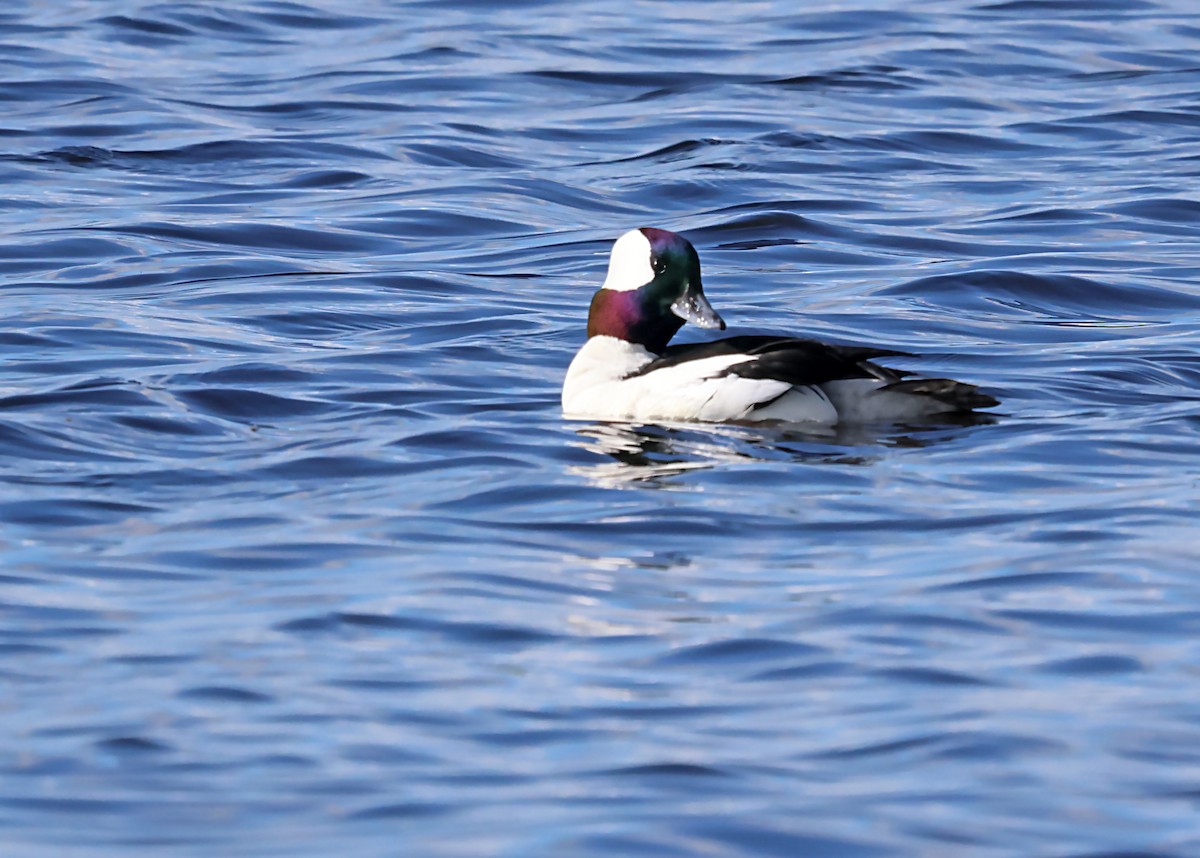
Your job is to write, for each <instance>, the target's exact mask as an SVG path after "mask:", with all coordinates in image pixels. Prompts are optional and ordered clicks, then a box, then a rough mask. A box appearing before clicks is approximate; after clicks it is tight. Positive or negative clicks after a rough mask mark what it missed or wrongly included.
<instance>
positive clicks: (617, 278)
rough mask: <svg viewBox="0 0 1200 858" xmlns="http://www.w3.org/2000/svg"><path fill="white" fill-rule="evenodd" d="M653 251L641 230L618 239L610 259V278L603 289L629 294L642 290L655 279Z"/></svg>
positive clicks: (606, 279) (605, 280)
mask: <svg viewBox="0 0 1200 858" xmlns="http://www.w3.org/2000/svg"><path fill="white" fill-rule="evenodd" d="M652 254H653V249H652V248H651V247H650V239H648V238H646V236H644V235H642V231H641V230H640V229H634V230H630V231H629V232H627V233H625V234H624V235H623V236H621V237H620V238H618V239H617V242H616V244H614V245H613V249H612V255H611V256H610V257H609V258H608V276H607V277H605V278H604V285H603V286H601V287H600V288H601V289H611V290H613V291H614V292H629V291H630V290H632V289H640V288H641V287H642V286H645V285H646V284H647V283H649V282H650V281H651V280H653V279H654V266H653V265H651V264H650V256H651V255H652Z"/></svg>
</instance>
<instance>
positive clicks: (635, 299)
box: [587, 289, 683, 354]
mask: <svg viewBox="0 0 1200 858" xmlns="http://www.w3.org/2000/svg"><path fill="white" fill-rule="evenodd" d="M647 298H648V296H647V295H645V294H643V293H642V290H640V289H633V290H630V291H628V292H614V291H613V290H611V289H601V290H600V291H599V292H597V293H596V295H595V297H594V298H592V308H591V311H590V312H589V313H588V329H587V334H588V336H589V337H599V336H607V337H616V338H617V339H619V340H625V341H626V342H630V343H637V344H638V345H640V346H644V347H645V348H646V349H648V350H649V351H651V352H654V353H655V354H659V353H661V352H662V351H663V349H665V348H666V347H667V343H668V342H670V341H671V337H673V336H675V332H676V331H678V330H679V329H680V328H681V327H683V319H680V318H679V317H678V316H675V315H673V314H672V313H671V312H670V310H669V309H667V308H666V307H662V308H659V307H657V306H647V304H648V303H651V304H652V303H654V302H653V301H648V300H647Z"/></svg>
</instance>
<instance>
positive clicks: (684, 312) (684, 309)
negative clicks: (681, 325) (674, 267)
mask: <svg viewBox="0 0 1200 858" xmlns="http://www.w3.org/2000/svg"><path fill="white" fill-rule="evenodd" d="M671 312H672V313H674V314H675V315H676V316H678V317H679V318H681V319H683V320H684V321H685V322H691V323H692V324H693V325H698V326H699V327H701V328H720V329H721V330H722V331H723V330H725V320H724V319H722V318H721V316H720V315H719V314H718V313H717V311H716V310H714V309H713V308H712V304H710V303H708V299H707V298H705V297H704V293H703V292H699V291H696V292H693V291H692V290H691V289H689V290H688V291H687V292H686V293H685V294H684V295H683V296H682V297H680V298H679V300H677V301H676V302H675V303H674V304H672V305H671Z"/></svg>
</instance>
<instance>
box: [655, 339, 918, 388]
mask: <svg viewBox="0 0 1200 858" xmlns="http://www.w3.org/2000/svg"><path fill="white" fill-rule="evenodd" d="M722 355H745V356H746V360H745V361H743V362H741V363H736V364H734V365H733V366H730V367H726V368H725V369H724V370H722V371H721V373H720V374H721V375H737V376H741V377H742V378H763V379H768V378H769V379H774V380H777V381H786V382H787V383H788V384H799V385H807V384H824V383H825V382H827V381H838V380H840V379H844V378H877V379H879V380H880V381H883V382H885V383H888V384H891V383H893V382H897V381H899V380H900V379H902V378H903V377H904V376H906V375H908V373H906V372H903V371H901V370H894V369H888V368H887V367H884V366H879V365H878V364H875V363H872V362H871V361H872V360H873V359H874V358H880V357H911V355H909V354H908V352H898V351H892V350H890V349H876V348H869V347H866V346H836V345H831V344H829V343H822V342H818V341H817V340H803V339H798V338H796V337H772V336H744V337H727V338H725V339H723V340H715V341H714V342H711V343H688V344H684V345H678V346H669V347H668V348H667V349H666V351H664V352H663V354H662V357H659V358H657V359H656V360H653V361H651V362H650V363H648V364H646V366H644V367H642V368H641V369H640V370H638V371H637V372H636V373H634V375H635V376H636V375H646V374H647V373H651V372H654V371H655V370H659V369H666V368H667V367H672V366H679V365H680V364H684V363H688V362H690V361H694V360H702V359H704V358H710V357H720V356H722Z"/></svg>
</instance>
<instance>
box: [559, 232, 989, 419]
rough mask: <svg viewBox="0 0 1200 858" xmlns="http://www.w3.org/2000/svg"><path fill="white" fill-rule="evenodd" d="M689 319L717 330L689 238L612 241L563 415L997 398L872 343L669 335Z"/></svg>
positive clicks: (858, 414) (645, 235)
mask: <svg viewBox="0 0 1200 858" xmlns="http://www.w3.org/2000/svg"><path fill="white" fill-rule="evenodd" d="M688 322H690V323H691V324H693V325H697V326H699V327H700V328H708V329H719V330H722V331H723V330H725V327H726V326H725V321H724V319H722V318H721V316H720V315H719V314H718V313H717V311H716V310H714V309H713V307H712V305H711V304H710V303H709V302H708V298H707V297H705V294H704V287H703V284H702V282H701V278H700V257H699V255H698V254H697V253H696V249H695V248H694V247H693V246H692V244H691V242H690V241H688V240H687V239H686V238H684V237H683V236H681V235H678V234H677V233H674V232H670V231H669V230H665V229H657V228H654V227H641V228H639V229H634V230H630V231H629V232H627V233H625V234H624V235H622V236H621V237H620V238H618V239H617V240H616V242H614V244H613V247H612V252H611V254H610V256H609V261H608V272H607V274H606V276H605V278H604V282H603V284H602V285H601V286H600V289H599V290H598V291H597V292H596V294H595V295H594V296H593V298H592V302H591V306H590V308H589V311H588V323H587V341H586V342H585V343H584V344H583V346H582V347H581V348H580V349H579V351H578V352H577V353H576V355H575V357H574V358H573V359H572V361H571V363H570V366H569V367H568V368H567V373H566V377H565V379H564V380H563V387H562V409H563V414H564V416H565V417H567V418H569V419H584V420H600V421H606V420H607V421H623V422H641V423H656V422H707V423H758V422H765V421H778V422H784V423H803V424H819V425H822V426H836V425H843V424H851V425H855V424H858V425H861V424H871V423H905V422H920V421H928V420H929V419H930V418H939V417H948V416H951V415H970V414H973V413H975V412H976V410H977V409H982V408H991V407H993V406H996V405H999V404H1000V403H999V401H998V400H997V399H995V398H994V397H992V396H990V395H988V394H987V393H984V392H982V391H980V390H979V389H978V387H976V386H975V385H973V384H967V383H964V382H960V381H954V380H952V379H948V378H923V377H918V376H915V375H914V374H913V373H911V372H908V371H905V370H899V369H892V368H890V367H887V366H884V365H882V364H880V363H878V362H877V361H878V360H879V359H880V358H895V357H912V356H913V355H911V354H910V353H908V352H901V351H895V350H892V349H884V348H874V347H871V346H853V345H836V344H831V343H825V342H820V341H818V340H814V339H808V338H804V337H792V336H769V335H768V336H764V335H741V336H732V337H726V338H723V339H717V340H712V341H708V342H699V343H687V344H681V345H674V346H672V345H668V344H669V343H670V340H671V338H672V337H673V336H675V334H676V332H677V331H679V329H680V328H681V327H683V325H684V324H685V323H688Z"/></svg>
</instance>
